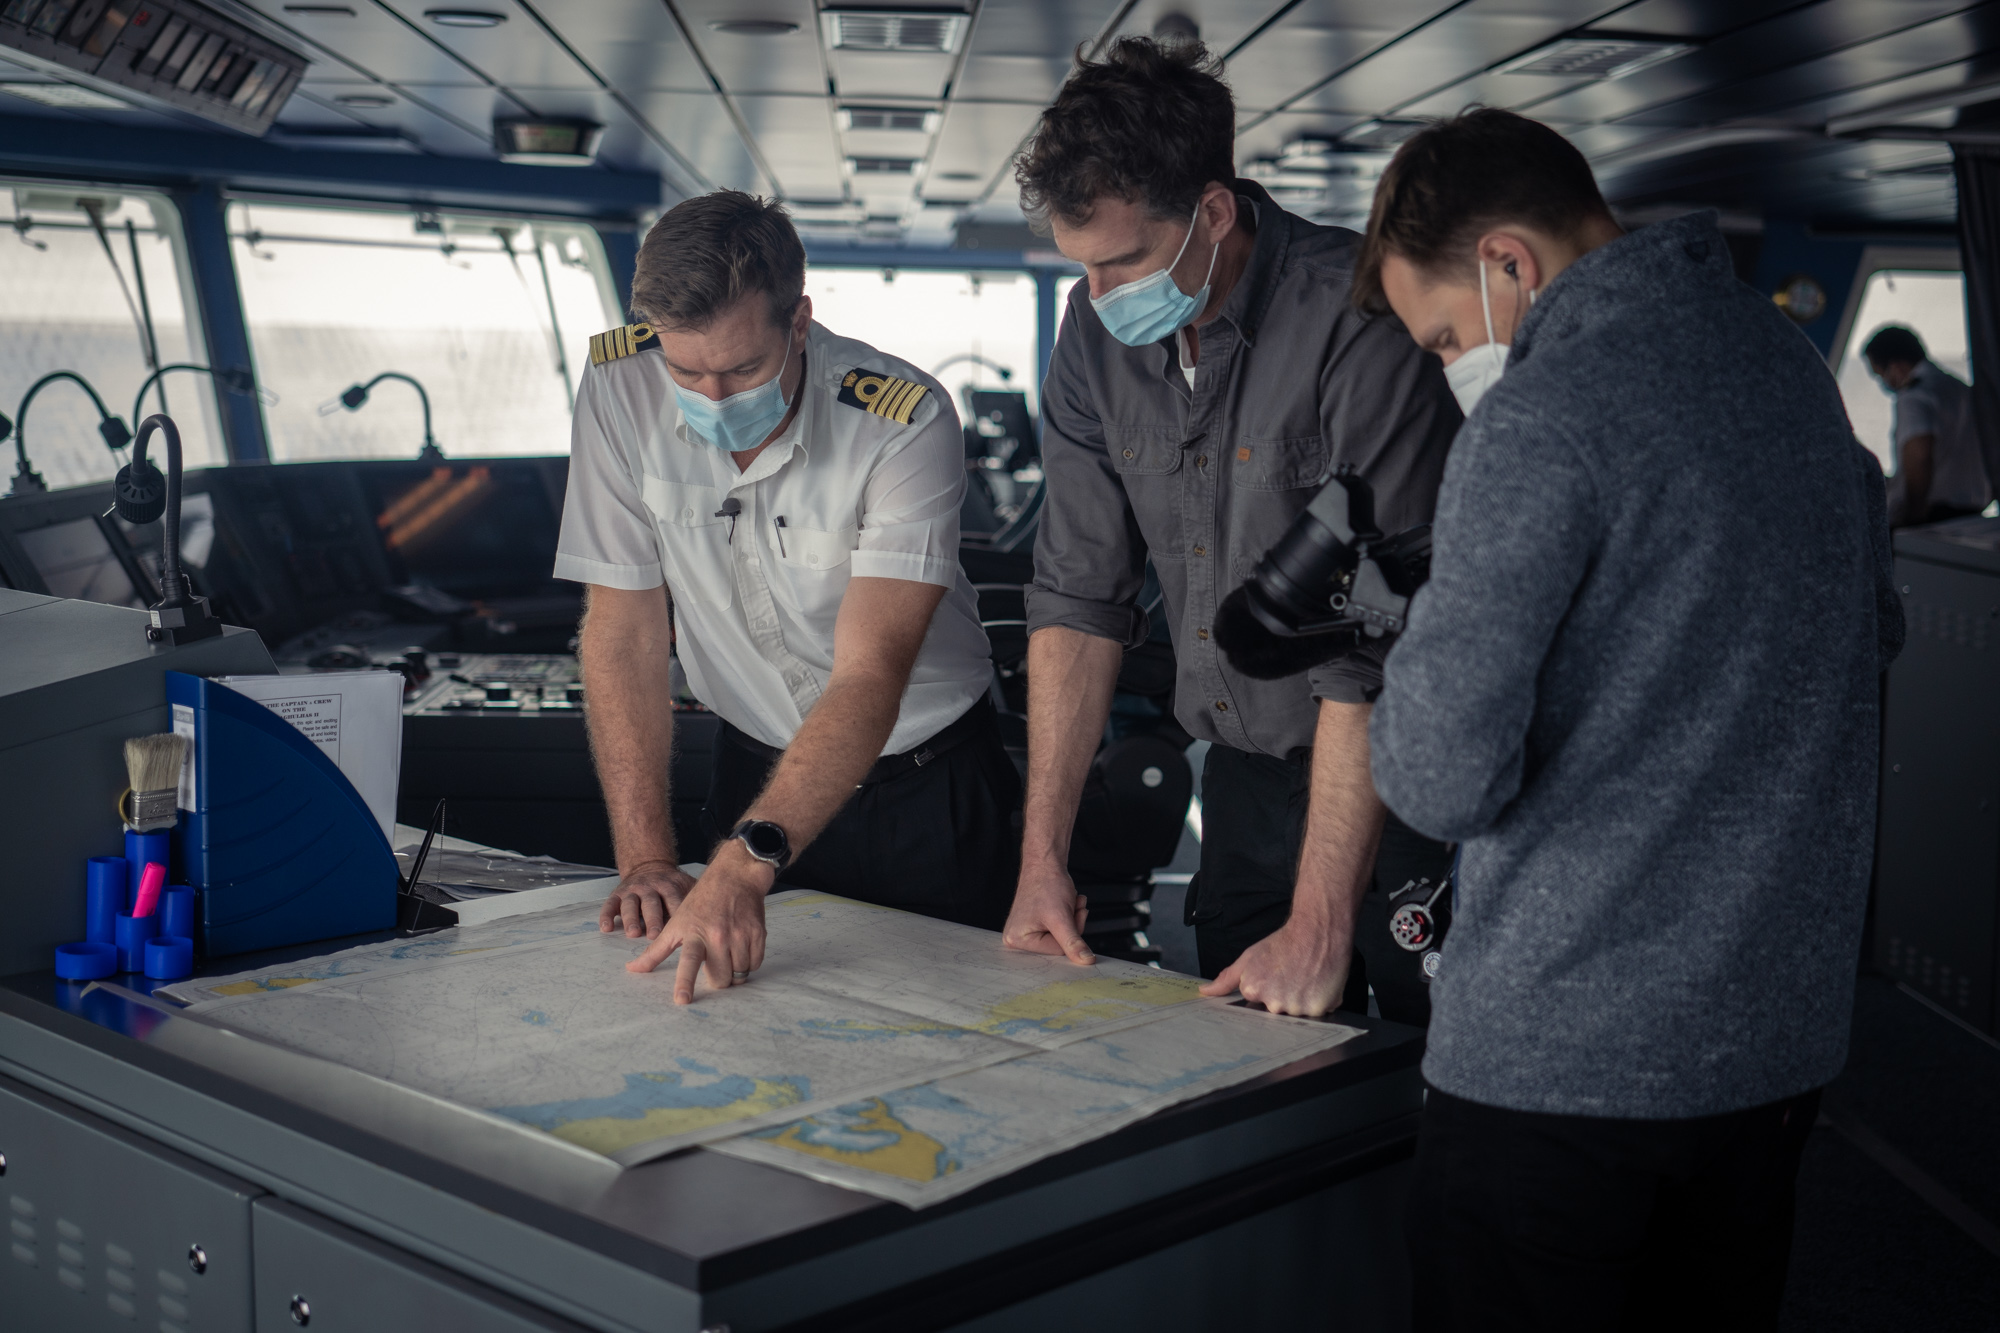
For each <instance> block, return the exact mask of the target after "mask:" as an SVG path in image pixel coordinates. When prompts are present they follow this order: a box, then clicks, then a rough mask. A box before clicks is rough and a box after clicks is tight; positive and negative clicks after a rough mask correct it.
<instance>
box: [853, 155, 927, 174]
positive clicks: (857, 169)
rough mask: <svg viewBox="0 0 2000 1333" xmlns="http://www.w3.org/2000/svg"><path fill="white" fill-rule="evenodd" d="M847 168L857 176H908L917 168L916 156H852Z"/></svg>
mask: <svg viewBox="0 0 2000 1333" xmlns="http://www.w3.org/2000/svg"><path fill="white" fill-rule="evenodd" d="M847 169H848V170H849V171H851V172H853V173H854V174H855V175H857V176H907V175H909V174H910V173H911V172H913V171H915V170H916V169H917V159H915V158H914V157H850V158H848V159H847Z"/></svg>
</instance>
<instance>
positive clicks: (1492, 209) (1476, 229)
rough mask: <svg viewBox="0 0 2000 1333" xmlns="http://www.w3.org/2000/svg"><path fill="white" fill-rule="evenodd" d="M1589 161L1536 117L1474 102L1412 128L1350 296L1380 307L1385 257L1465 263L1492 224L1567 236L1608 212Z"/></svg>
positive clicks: (1467, 266)
mask: <svg viewBox="0 0 2000 1333" xmlns="http://www.w3.org/2000/svg"><path fill="white" fill-rule="evenodd" d="M1610 216H1611V209H1610V208H1609V207H1608V206H1606V204H1605V202H1604V196H1603V195H1602V194H1600V193H1598V189H1597V178H1596V177H1595V176H1593V175H1591V174H1590V164H1589V163H1588V162H1586V161H1584V160H1583V154H1582V153H1579V152H1578V151H1577V150H1576V146H1575V145H1574V144H1572V143H1570V141H1569V140H1567V139H1565V138H1563V137H1562V135H1560V134H1557V133H1556V132H1555V131H1554V130H1552V129H1550V128H1549V127H1548V126H1546V125H1544V124H1542V123H1541V122H1540V121H1534V120H1529V119H1528V118H1527V117H1526V116H1517V115H1515V114H1514V113H1513V112H1512V111H1502V110H1499V109H1498V108H1496V107H1471V108H1468V109H1467V110H1465V111H1462V112H1460V113H1459V114H1458V115H1456V116H1453V117H1451V118H1450V119H1448V120H1440V121H1436V122H1434V123H1432V124H1431V125H1428V126H1426V127H1425V128H1423V129H1421V130H1418V131H1417V132H1416V133H1415V134H1413V135H1411V136H1410V137H1409V139H1407V140H1406V141H1404V143H1403V146H1402V147H1401V148H1398V149H1397V150H1396V156H1395V157H1394V158H1392V159H1390V162H1389V166H1388V168H1387V169H1386V170H1385V171H1383V173H1382V179H1381V180H1380V181H1379V182H1378V183H1377V184H1376V186H1375V207H1374V209H1373V211H1372V212H1371V213H1370V214H1369V217H1368V235H1367V237H1366V238H1365V239H1364V240H1363V241H1362V243H1361V259H1360V262H1359V263H1358V264H1357V265H1356V268H1355V273H1354V303H1355V305H1357V306H1359V307H1360V308H1361V309H1363V310H1367V311H1372V312H1374V313H1377V314H1380V313H1382V312H1384V311H1386V310H1387V309H1388V303H1387V301H1386V299H1385V298H1384V297H1383V295H1382V261H1383V260H1384V259H1385V258H1387V257H1388V256H1390V255H1392V254H1393V255H1400V256H1401V257H1403V258H1404V259H1406V260H1408V261H1409V262H1410V263H1412V264H1414V265H1415V266H1416V267H1417V268H1418V269H1419V270H1420V271H1422V272H1423V273H1426V274H1429V275H1432V276H1438V277H1442V276H1445V275H1447V274H1454V273H1470V272H1472V269H1473V255H1472V247H1473V246H1474V245H1475V244H1476V243H1477V242H1478V240H1479V238H1480V236H1482V235H1483V234H1485V233H1486V232H1487V231H1490V230H1491V229H1492V228H1494V227H1496V226H1500V225H1503V224H1505V223H1509V222H1513V223H1520V224H1525V225H1527V226H1530V227H1533V228H1535V229H1536V230H1537V231H1542V232H1546V233H1547V234H1549V235H1550V236H1558V237H1565V238H1567V237H1572V236H1575V235H1576V233H1577V230H1578V229H1579V228H1580V227H1582V226H1583V225H1584V224H1585V223H1586V222H1588V221H1589V220H1590V219H1592V218H1594V217H1607V218H1608V217H1610Z"/></svg>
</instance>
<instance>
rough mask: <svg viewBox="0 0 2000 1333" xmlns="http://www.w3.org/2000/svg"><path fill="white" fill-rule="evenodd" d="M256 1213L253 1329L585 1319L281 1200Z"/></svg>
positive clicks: (533, 1332) (533, 1329)
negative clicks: (485, 1283)
mask: <svg viewBox="0 0 2000 1333" xmlns="http://www.w3.org/2000/svg"><path fill="white" fill-rule="evenodd" d="M252 1214H253V1218H254V1221H253V1231H254V1236H255V1239H256V1272H257V1280H256V1302H257V1325H256V1326H257V1329H258V1330H259V1333H294V1331H295V1330H296V1329H298V1328H300V1327H311V1328H314V1329H323V1330H325V1333H475V1331H478V1330H487V1329H493V1330H501V1331H502V1333H564V1331H565V1330H578V1329H580V1328H581V1327H582V1326H581V1325H579V1324H573V1323H571V1322H569V1321H568V1320H566V1319H558V1318H557V1317H556V1316H554V1315H552V1314H549V1313H548V1312H546V1311H544V1310H538V1309H536V1308H534V1307H533V1306H531V1305H527V1304H524V1303H523V1302H521V1301H517V1300H515V1299H514V1298H513V1297H511V1296H508V1295H505V1294H504V1293H501V1292H498V1291H495V1290H493V1289H492V1288H491V1287H486V1286H482V1285H481V1284H479V1283H477V1282H474V1281H472V1280H471V1279H469V1278H464V1277H460V1276H459V1275H458V1274H456V1273H453V1272H451V1271H450V1270H448V1269H444V1268H439V1267H438V1266H437V1265H436V1264H431V1263H426V1262H424V1261H423V1260H422V1259H418V1258H416V1257H415V1256H413V1255H409V1254H405V1253H402V1252H400V1251H398V1250H394V1249H391V1248H390V1247H389V1246H387V1245H384V1244H382V1243H381V1242H380V1241H377V1240H372V1239H370V1238H369V1237H367V1236H365V1235H363V1234H361V1233H360V1232H358V1231H355V1230H352V1229H351V1228H348V1227H344V1226H341V1225H340V1224H339V1223H337V1222H329V1221H328V1220H327V1219H325V1218H323V1217H316V1216H314V1215H313V1214H312V1213H310V1212H308V1211H307V1210H306V1209H304V1208H299V1207H296V1206H294V1205H292V1204H288V1203H286V1202H284V1201H283V1200H282V1199H271V1198H263V1199H259V1200H257V1203H256V1206H255V1208H254V1209H252ZM300 1315H303V1316H304V1318H303V1319H301V1318H300Z"/></svg>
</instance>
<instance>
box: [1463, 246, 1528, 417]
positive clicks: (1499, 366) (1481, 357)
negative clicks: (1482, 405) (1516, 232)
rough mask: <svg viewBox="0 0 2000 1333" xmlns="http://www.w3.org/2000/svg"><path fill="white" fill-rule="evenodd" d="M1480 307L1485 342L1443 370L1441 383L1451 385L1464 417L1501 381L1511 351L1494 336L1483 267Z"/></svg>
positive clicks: (1482, 265)
mask: <svg viewBox="0 0 2000 1333" xmlns="http://www.w3.org/2000/svg"><path fill="white" fill-rule="evenodd" d="M1534 303H1535V293H1533V292H1529V293H1528V304H1529V305H1533V304H1534ZM1479 308H1480V310H1481V311H1483V312H1484V313H1485V315H1486V341H1485V342H1483V343H1481V344H1479V346H1477V347H1473V348H1469V349H1467V350H1466V351H1465V352H1464V353H1463V354H1462V355H1461V356H1460V357H1459V358H1458V360H1456V361H1454V362H1452V363H1451V364H1450V365H1448V366H1446V367H1445V368H1444V382H1445V383H1446V384H1448V385H1450V386H1451V396H1452V397H1454V398H1456V399H1458V410H1459V411H1461V412H1463V413H1465V415H1467V416H1471V415H1472V409H1473V408H1474V407H1476V406H1478V403H1479V400H1480V399H1481V398H1484V397H1485V396H1486V391H1487V390H1488V389H1490V388H1492V387H1493V386H1494V385H1495V384H1498V383H1499V382H1500V376H1501V374H1502V373H1503V372H1505V371H1506V369H1507V353H1508V351H1509V350H1510V348H1511V345H1510V344H1508V343H1503V342H1501V341H1500V340H1499V339H1498V338H1496V337H1494V336H1493V301H1492V298H1491V297H1489V296H1488V295H1487V290H1486V265H1485V264H1484V263H1483V262H1482V263H1481V264H1480V265H1479Z"/></svg>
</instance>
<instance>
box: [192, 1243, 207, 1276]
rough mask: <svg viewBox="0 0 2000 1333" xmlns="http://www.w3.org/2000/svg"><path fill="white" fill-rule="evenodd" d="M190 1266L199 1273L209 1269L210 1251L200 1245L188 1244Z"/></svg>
mask: <svg viewBox="0 0 2000 1333" xmlns="http://www.w3.org/2000/svg"><path fill="white" fill-rule="evenodd" d="M188 1267H189V1268H192V1269H193V1270H194V1271H195V1272H197V1273H206V1272H207V1271H208V1251H207V1250H204V1249H203V1248H201V1246H199V1245H190V1246H188Z"/></svg>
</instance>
